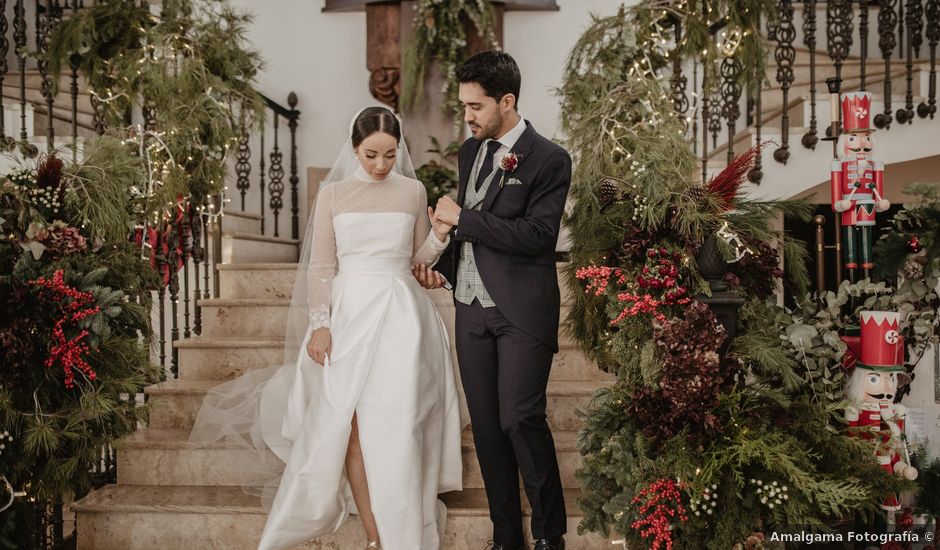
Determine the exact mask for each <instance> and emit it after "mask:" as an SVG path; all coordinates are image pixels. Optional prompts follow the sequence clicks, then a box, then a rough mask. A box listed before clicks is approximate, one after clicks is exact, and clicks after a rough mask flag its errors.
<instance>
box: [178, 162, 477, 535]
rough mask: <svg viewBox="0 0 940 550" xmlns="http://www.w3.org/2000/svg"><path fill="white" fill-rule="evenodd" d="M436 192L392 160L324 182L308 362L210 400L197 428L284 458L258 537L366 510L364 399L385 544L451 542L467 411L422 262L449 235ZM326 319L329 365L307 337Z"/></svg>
mask: <svg viewBox="0 0 940 550" xmlns="http://www.w3.org/2000/svg"><path fill="white" fill-rule="evenodd" d="M426 201H427V198H426V193H425V189H424V186H423V185H422V184H421V183H420V182H418V181H416V180H413V179H410V178H406V177H404V176H401V175H398V174H396V173H394V172H393V173H391V175H390V176H389V177H388V178H386V179H385V180H383V181H374V180H371V179H370V178H369V176H367V175H365V173H364V172H362V171H361V170H360V171H358V172H357V174H356V175H353V176H351V177H350V178H346V179H345V180H343V181H341V182H338V183H334V184H330V185H327V186H324V187H323V189H322V190H321V191H320V194H319V196H318V198H317V207H316V217H315V219H314V222H313V223H314V224H315V225H314V227H313V233H312V237H313V239H314V241H313V249H312V252H311V256H310V264H309V270H308V288H307V292H308V297H307V299H308V302H309V305H310V324H309V326H308V328H307V331H306V337H305V338H304V340H303V344H302V345H301V346H300V349H299V350H298V351H297V355H296V361H295V362H294V364H289V365H285V366H282V367H280V368H274V369H266V370H268V371H269V373H260V372H255V373H249V374H247V375H245V376H243V377H242V378H240V379H236V380H234V381H231V382H227V383H225V384H223V385H221V386H220V387H219V388H217V389H216V390H215V391H213V392H212V393H210V395H209V396H208V397H207V399H206V403H205V404H204V405H203V408H202V409H201V410H200V415H199V418H198V419H197V421H196V426H195V428H194V430H193V435H192V436H191V439H192V440H193V441H195V442H199V443H209V442H211V441H212V440H217V439H219V438H226V439H229V440H230V441H231V440H238V441H242V442H247V444H250V445H251V446H252V447H254V448H256V449H259V450H262V451H264V449H265V448H266V449H269V450H270V451H272V452H273V454H274V455H276V456H277V458H278V459H279V462H283V475H282V476H281V477H280V480H279V482H278V483H277V493H276V496H275V497H274V499H273V503H272V504H271V509H270V513H269V515H268V519H267V523H266V524H265V528H264V532H263V534H262V536H261V540H260V543H259V546H258V548H259V550H274V549H280V548H287V547H289V546H291V545H294V544H297V543H299V542H301V541H304V540H307V539H310V538H313V537H317V536H322V535H325V534H328V533H331V532H333V531H335V530H337V529H339V527H340V526H341V525H342V524H343V522H344V521H346V519H347V517H348V516H349V514H350V513H355V505H354V503H353V500H352V496H351V493H350V490H349V487H348V482H347V481H346V478H345V475H344V471H343V470H344V461H345V456H346V450H347V446H348V441H349V435H350V430H351V420H352V417H353V413H354V412H355V413H356V418H357V421H358V426H359V439H360V444H361V447H362V454H363V460H364V463H365V470H366V476H367V478H368V484H369V492H370V497H371V502H372V508H373V513H374V515H375V519H376V523H377V525H378V530H379V536H380V539H381V542H382V547H383V548H384V549H385V550H418V549H420V550H436V549H438V548H439V547H440V534H439V528H442V527H443V525H439V514H440V509H439V507H440V508H442V507H443V505H442V504H440V502H439V501H438V498H437V495H438V493H443V492H447V491H454V490H460V489H461V488H462V479H461V477H462V461H461V450H460V429H461V421H460V406H459V402H458V393H457V387H456V382H455V375H454V370H453V367H452V363H451V351H450V344H449V339H448V336H447V330H446V327H445V325H444V323H443V321H442V320H441V317H440V315H439V314H438V312H437V310H436V308H435V307H434V305H433V303H432V302H431V299H430V298H429V296H428V295H427V293H426V291H425V290H424V289H423V288H421V286H420V285H419V284H418V283H417V281H415V279H414V277H413V276H412V274H411V265H412V262H422V263H427V264H433V263H434V262H435V261H436V260H437V258H438V257H439V256H440V254H441V252H442V251H443V249H444V247H445V246H446V243H442V242H440V241H438V240H437V238H436V237H435V236H434V235H433V233H431V231H430V222H429V220H428V216H427V210H426V204H427V203H426ZM320 326H329V328H330V331H331V335H332V351H331V354H330V357H329V360H328V361H327V362H326V365H325V366H320V365H317V364H316V363H314V362H313V360H312V359H311V358H310V357H309V356H308V355H307V352H306V350H305V348H306V341H307V338H309V335H310V333H311V332H312V330H313V329H314V328H318V327H320ZM226 386H228V387H226ZM251 386H254V387H253V388H250V387H251ZM246 393H247V394H250V395H246ZM216 433H218V434H220V435H219V436H215V437H213V436H212V435H206V434H216ZM269 456H270V454H269ZM269 462H270V461H269ZM275 462H278V461H275ZM445 517H446V515H445ZM440 519H441V520H443V519H444V518H440Z"/></svg>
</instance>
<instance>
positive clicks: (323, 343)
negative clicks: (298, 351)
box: [307, 327, 333, 366]
mask: <svg viewBox="0 0 940 550" xmlns="http://www.w3.org/2000/svg"><path fill="white" fill-rule="evenodd" d="M332 345H333V337H332V335H330V329H328V328H326V327H321V328H318V329H316V330H315V331H313V334H312V335H311V336H310V340H309V341H308V342H307V355H309V356H310V358H311V359H313V361H314V362H315V363H317V364H318V365H320V366H323V361H324V360H325V359H326V356H327V355H329V354H330V351H331V350H330V347H331V346H332Z"/></svg>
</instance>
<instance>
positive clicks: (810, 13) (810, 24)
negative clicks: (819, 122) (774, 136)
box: [800, 0, 819, 149]
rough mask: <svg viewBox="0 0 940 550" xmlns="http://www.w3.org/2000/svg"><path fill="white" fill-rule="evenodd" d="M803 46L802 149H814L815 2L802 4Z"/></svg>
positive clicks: (809, 0) (817, 139)
mask: <svg viewBox="0 0 940 550" xmlns="http://www.w3.org/2000/svg"><path fill="white" fill-rule="evenodd" d="M803 44H804V45H805V46H806V47H807V49H809V109H810V113H809V130H807V132H806V133H805V134H803V139H801V140H800V141H801V142H802V143H803V147H806V148H807V149H816V143H817V142H818V141H819V137H818V136H817V133H816V0H805V1H804V2H803Z"/></svg>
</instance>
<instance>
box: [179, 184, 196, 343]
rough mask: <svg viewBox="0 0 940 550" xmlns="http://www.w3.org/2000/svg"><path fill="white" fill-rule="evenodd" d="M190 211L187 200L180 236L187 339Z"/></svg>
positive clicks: (191, 231)
mask: <svg viewBox="0 0 940 550" xmlns="http://www.w3.org/2000/svg"><path fill="white" fill-rule="evenodd" d="M191 211H192V203H191V202H190V201H188V200H187V201H186V207H185V208H183V209H182V212H181V214H182V215H183V220H182V230H183V234H182V235H180V239H181V244H182V245H183V338H189V337H190V335H191V334H192V332H191V331H190V327H189V261H190V260H191V259H192V257H193V230H192V227H191V225H190V220H191V217H190V216H191ZM177 353H179V352H177Z"/></svg>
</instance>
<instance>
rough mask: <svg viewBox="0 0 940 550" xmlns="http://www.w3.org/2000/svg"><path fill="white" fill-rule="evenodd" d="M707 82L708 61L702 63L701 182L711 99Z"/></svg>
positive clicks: (705, 170) (705, 164)
mask: <svg viewBox="0 0 940 550" xmlns="http://www.w3.org/2000/svg"><path fill="white" fill-rule="evenodd" d="M707 82H708V62H707V61H705V62H703V63H702V182H703V183H704V182H705V181H706V180H707V176H708V125H709V122H711V100H710V98H709V93H708V89H707V88H706V83H707Z"/></svg>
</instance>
